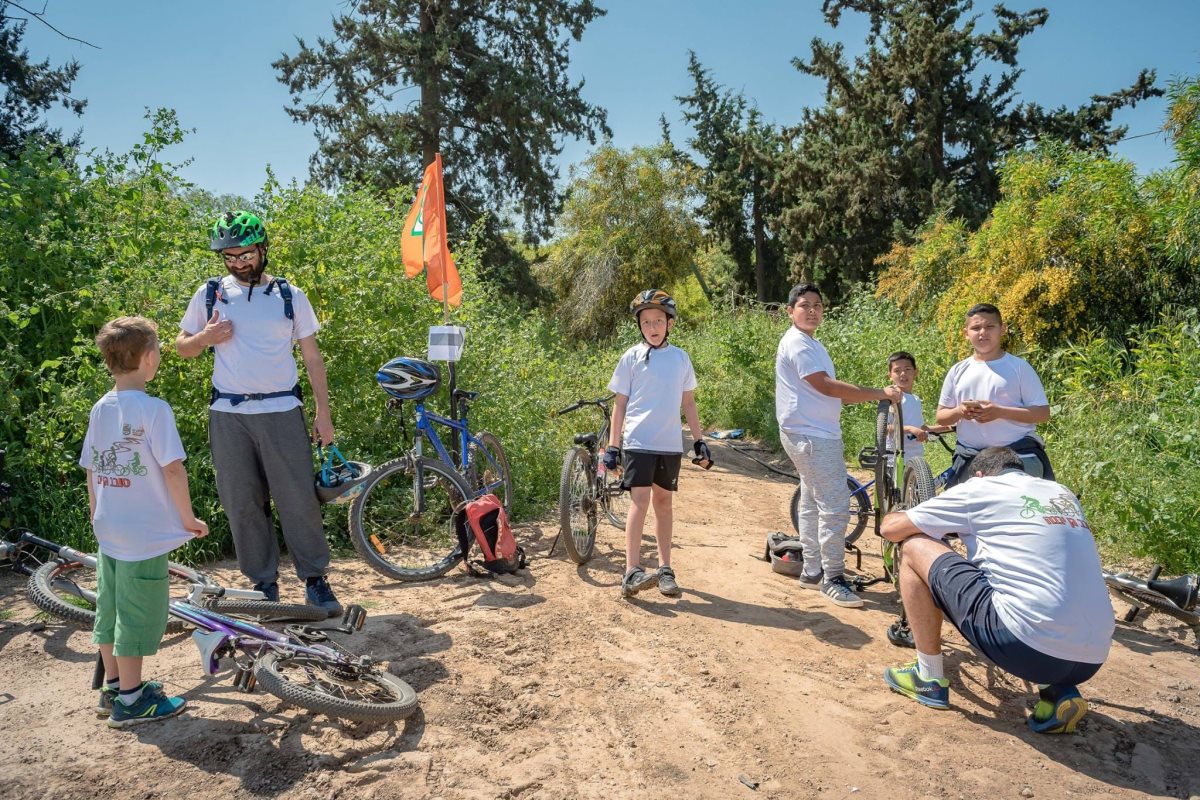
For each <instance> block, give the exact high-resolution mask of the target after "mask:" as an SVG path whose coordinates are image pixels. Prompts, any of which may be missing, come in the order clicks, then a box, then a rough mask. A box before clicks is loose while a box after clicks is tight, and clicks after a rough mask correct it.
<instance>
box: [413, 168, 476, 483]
mask: <svg viewBox="0 0 1200 800" xmlns="http://www.w3.org/2000/svg"><path fill="white" fill-rule="evenodd" d="M434 160H435V161H436V162H437V176H438V180H439V181H440V182H441V185H442V213H441V217H440V220H441V221H440V223H439V224H440V225H441V226H442V230H441V231H440V233H441V235H442V245H443V247H445V251H446V253H449V252H450V241H449V239H447V237H446V177H445V176H444V175H443V174H442V154H441V153H438V154H436V155H435V156H434ZM422 246H424V240H422ZM449 294H450V288H449V282H448V281H447V280H446V265H445V264H442V324H443V325H449V324H450V297H449ZM456 363H457V362H454V361H450V362H448V365H449V367H448V368H449V372H450V419H452V420H454V421H455V422H457V421H458V402H457V401H456V400H455V399H454V391H455V389H457V388H458V370H457V369H456V366H455V365H456ZM458 441H459V448H458V449H459V451H460V452H459V453H458V466H460V467H461V466H462V465H463V464H465V463H466V456H467V453H466V450H465V449H464V448H463V447H462V445H463V444H464V443H465V440H464V438H463V437H462V436H459V437H458Z"/></svg>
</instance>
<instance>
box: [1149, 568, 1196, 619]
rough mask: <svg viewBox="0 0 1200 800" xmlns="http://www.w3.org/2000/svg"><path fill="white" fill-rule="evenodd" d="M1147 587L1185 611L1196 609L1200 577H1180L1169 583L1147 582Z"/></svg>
mask: <svg viewBox="0 0 1200 800" xmlns="http://www.w3.org/2000/svg"><path fill="white" fill-rule="evenodd" d="M1146 585H1147V586H1149V587H1150V588H1151V589H1153V590H1154V591H1156V592H1158V593H1159V594H1161V595H1162V596H1163V597H1166V598H1167V599H1168V600H1170V601H1171V602H1172V603H1174V604H1175V605H1177V606H1179V607H1180V608H1182V609H1183V610H1184V611H1191V610H1192V609H1193V608H1195V607H1196V599H1197V595H1198V594H1200V576H1196V575H1180V576H1179V577H1178V578H1172V579H1171V580H1169V581H1146Z"/></svg>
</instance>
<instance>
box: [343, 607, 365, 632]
mask: <svg viewBox="0 0 1200 800" xmlns="http://www.w3.org/2000/svg"><path fill="white" fill-rule="evenodd" d="M366 622H367V610H366V609H365V608H363V607H362V606H360V605H357V604H355V605H350V606H347V608H346V613H345V614H344V615H343V616H342V624H343V625H345V626H346V627H347V628H351V629H353V630H356V631H361V630H362V629H363V625H364V624H366Z"/></svg>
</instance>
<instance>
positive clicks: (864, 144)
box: [777, 0, 1161, 293]
mask: <svg viewBox="0 0 1200 800" xmlns="http://www.w3.org/2000/svg"><path fill="white" fill-rule="evenodd" d="M973 5H974V4H973V2H972V0H825V2H824V5H823V11H824V13H825V18H826V21H827V22H828V23H829V24H830V25H831V26H833V27H835V28H836V27H837V25H838V23H839V22H840V20H841V16H842V14H843V13H845V12H847V11H851V12H858V13H861V14H865V15H867V16H868V18H869V19H870V23H871V27H870V32H869V34H868V35H867V39H866V45H867V49H866V51H865V52H864V53H863V54H862V55H861V56H859V57H857V58H856V59H854V61H853V63H850V62H848V61H847V59H846V57H845V54H844V49H843V46H842V44H840V43H829V42H826V41H823V40H821V39H819V38H815V39H813V41H812V45H811V47H812V54H811V56H810V57H809V59H808V60H802V59H795V60H794V61H793V64H794V65H795V66H796V68H797V69H799V70H800V71H801V72H803V73H805V74H807V75H812V76H814V77H817V78H820V79H821V80H823V81H824V82H825V83H826V103H825V105H824V106H823V107H821V108H816V109H806V110H805V111H804V113H803V116H802V120H801V123H800V124H799V125H798V126H797V127H796V128H795V129H794V130H792V131H791V132H790V133H791V135H790V146H789V148H788V152H787V154H786V158H785V159H784V164H783V166H782V168H781V170H780V174H779V180H778V184H777V186H778V190H779V192H780V193H781V201H782V202H783V205H784V210H783V213H782V222H783V224H784V228H785V231H786V244H787V248H788V252H789V254H790V256H791V257H792V258H793V260H794V262H795V263H794V264H793V269H794V270H795V271H796V272H798V273H803V272H807V273H808V275H809V277H814V278H817V279H820V280H822V281H824V282H826V283H827V284H828V286H829V288H830V289H832V290H834V292H835V293H838V292H839V291H842V290H844V289H845V288H846V287H848V286H849V285H851V284H852V283H853V282H855V281H859V280H862V279H864V278H867V277H869V276H870V275H871V274H872V272H873V270H874V262H875V259H876V258H877V257H878V256H880V255H881V254H883V253H884V252H886V251H887V249H888V247H889V245H890V244H891V242H892V241H893V240H897V239H899V240H902V241H905V240H909V239H910V237H911V235H912V233H913V232H914V231H916V230H917V229H918V228H919V227H920V226H921V225H922V224H924V222H925V221H926V220H927V219H929V218H930V217H931V216H933V215H934V214H936V213H942V214H945V215H947V216H948V217H950V218H961V219H964V220H965V221H966V222H967V223H968V224H969V225H971V226H975V225H978V224H979V223H981V222H982V221H983V220H984V219H985V218H986V217H987V214H988V212H989V210H990V209H991V207H992V205H994V204H995V202H996V200H997V199H998V197H999V180H998V176H997V167H998V166H999V164H1000V163H1001V162H1002V161H1003V159H1004V157H1005V156H1006V155H1007V154H1009V153H1011V152H1013V151H1014V150H1018V149H1021V148H1024V147H1025V146H1027V145H1029V144H1030V143H1033V142H1036V141H1038V140H1041V139H1044V138H1052V139H1058V140H1061V141H1064V142H1066V143H1068V144H1070V145H1072V146H1074V147H1079V148H1084V149H1096V150H1099V151H1106V149H1107V148H1108V147H1109V146H1110V145H1112V144H1113V143H1115V142H1116V141H1118V140H1120V139H1121V137H1123V136H1124V135H1125V132H1126V129H1125V128H1124V127H1121V126H1114V125H1113V124H1112V117H1113V113H1114V112H1115V111H1116V110H1117V109H1120V108H1123V107H1126V106H1132V105H1134V104H1136V103H1137V102H1139V101H1141V100H1143V99H1146V98H1148V97H1152V96H1157V95H1160V94H1161V91H1160V90H1158V89H1156V88H1154V85H1153V84H1154V79H1155V74H1154V72H1153V71H1152V70H1150V71H1146V70H1143V71H1142V72H1141V74H1139V75H1138V77H1137V79H1136V80H1135V81H1134V83H1133V84H1132V85H1131V86H1130V87H1128V88H1126V89H1123V90H1121V91H1118V92H1114V93H1112V94H1108V95H1095V96H1093V97H1092V99H1091V102H1090V103H1088V104H1087V105H1084V106H1081V107H1080V108H1077V109H1068V108H1066V107H1060V108H1057V109H1053V110H1047V109H1044V108H1042V107H1041V106H1039V105H1037V104H1035V103H1029V102H1019V101H1018V96H1017V91H1016V83H1017V80H1018V78H1019V77H1020V75H1021V72H1022V71H1021V70H1020V69H1019V68H1018V66H1017V54H1018V50H1019V47H1020V44H1021V40H1022V39H1024V38H1025V37H1026V36H1028V35H1029V34H1031V33H1033V32H1034V31H1036V30H1037V29H1038V28H1040V27H1041V26H1042V25H1044V24H1045V23H1046V21H1047V19H1048V18H1049V14H1048V12H1047V11H1046V10H1045V9H1040V8H1038V9H1033V10H1031V11H1027V12H1023V13H1019V12H1014V11H1011V10H1009V9H1008V8H1006V7H1004V6H1003V5H997V6H995V8H994V9H993V14H994V16H995V18H996V24H997V29H995V30H980V29H979V26H978V19H979V18H978V15H972V14H971V13H970V12H971V10H972V8H973Z"/></svg>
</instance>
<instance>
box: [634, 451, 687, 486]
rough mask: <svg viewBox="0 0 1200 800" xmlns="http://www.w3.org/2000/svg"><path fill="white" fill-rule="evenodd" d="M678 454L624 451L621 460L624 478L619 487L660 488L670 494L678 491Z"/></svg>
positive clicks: (680, 457)
mask: <svg viewBox="0 0 1200 800" xmlns="http://www.w3.org/2000/svg"><path fill="white" fill-rule="evenodd" d="M682 460H683V456H682V455H681V454H679V453H646V452H643V451H641V450H626V451H625V454H624V457H623V459H622V469H623V470H624V476H623V477H622V479H621V486H622V487H623V488H625V489H632V488H634V487H637V486H650V485H651V484H653V485H655V486H661V487H662V488H664V489H666V490H667V491H670V492H675V491H678V490H679V463H680V461H682Z"/></svg>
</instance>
